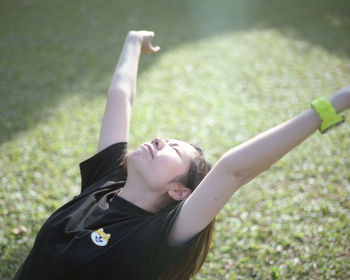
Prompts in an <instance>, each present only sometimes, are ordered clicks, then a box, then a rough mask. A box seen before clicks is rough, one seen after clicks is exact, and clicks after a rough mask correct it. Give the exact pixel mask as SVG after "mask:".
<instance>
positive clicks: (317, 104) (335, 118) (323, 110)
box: [311, 97, 344, 133]
mask: <svg viewBox="0 0 350 280" xmlns="http://www.w3.org/2000/svg"><path fill="white" fill-rule="evenodd" d="M338 104H340V103H338V102H337V99H334V100H333V103H332V102H331V101H330V100H327V99H326V98H324V97H319V98H317V99H315V100H313V101H312V102H311V107H312V108H314V109H315V110H316V112H317V114H318V115H319V117H320V119H321V125H320V127H319V130H320V132H321V133H325V132H326V131H327V130H328V129H330V128H331V127H334V126H337V125H339V124H341V123H343V122H344V117H342V116H340V115H338V114H337V111H336V108H335V107H334V105H338ZM337 109H338V110H339V109H340V108H339V107H338V108H337Z"/></svg>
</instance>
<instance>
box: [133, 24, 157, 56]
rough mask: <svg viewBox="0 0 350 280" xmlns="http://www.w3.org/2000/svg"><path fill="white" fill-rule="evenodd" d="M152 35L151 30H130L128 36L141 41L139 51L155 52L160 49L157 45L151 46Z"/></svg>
mask: <svg viewBox="0 0 350 280" xmlns="http://www.w3.org/2000/svg"><path fill="white" fill-rule="evenodd" d="M153 37H154V32H153V31H146V30H140V31H130V32H129V33H128V38H134V39H137V40H138V41H139V42H140V43H141V53H156V52H158V51H159V50H160V47H159V46H156V47H154V46H152V43H151V40H152V38H153Z"/></svg>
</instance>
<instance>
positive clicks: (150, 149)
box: [145, 144, 154, 159]
mask: <svg viewBox="0 0 350 280" xmlns="http://www.w3.org/2000/svg"><path fill="white" fill-rule="evenodd" d="M145 146H146V148H147V149H148V150H149V152H150V153H151V156H152V159H154V155H153V150H152V148H151V146H150V145H149V144H145Z"/></svg>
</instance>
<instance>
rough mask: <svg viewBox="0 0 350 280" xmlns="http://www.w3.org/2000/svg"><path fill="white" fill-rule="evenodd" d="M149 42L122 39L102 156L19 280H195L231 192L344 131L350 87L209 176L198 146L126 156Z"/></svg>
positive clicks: (242, 148) (163, 145)
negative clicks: (306, 144) (319, 136)
mask: <svg viewBox="0 0 350 280" xmlns="http://www.w3.org/2000/svg"><path fill="white" fill-rule="evenodd" d="M153 37H154V33H153V32H149V31H131V32H129V34H128V36H127V37H126V40H125V43H124V47H123V50H122V53H121V56H120V58H119V61H118V64H117V67H116V69H115V72H114V75H113V79H112V82H111V85H110V87H109V89H108V98H107V105H106V109H105V113H104V117H103V121H102V126H101V132H100V138H99V143H98V153H97V154H96V155H94V156H93V157H91V158H90V159H88V160H86V161H84V162H82V163H81V164H80V168H81V175H82V190H81V193H80V194H79V195H78V196H76V197H75V198H74V199H73V200H72V201H70V202H69V203H67V204H66V205H64V206H63V207H61V208H60V209H58V210H57V211H56V212H55V213H54V214H53V215H52V216H51V217H50V218H49V219H48V220H47V221H46V223H45V224H44V225H43V227H42V228H41V230H40V231H39V233H38V235H37V238H36V241H35V244H34V246H33V249H32V251H31V252H30V254H29V256H28V257H27V259H26V261H25V262H24V263H23V264H22V266H21V267H20V269H19V270H18V272H17V274H16V276H15V279H65V280H67V279H85V280H87V279H132V280H134V279H136V280H137V279H143V280H144V279H162V280H163V279H189V278H191V277H192V276H193V275H195V274H196V273H197V272H198V271H199V269H200V267H201V266H202V264H203V262H204V260H205V257H206V255H207V253H208V250H209V246H210V242H211V237H212V232H213V229H214V220H215V216H216V215H217V214H218V213H219V211H220V210H221V209H222V208H223V207H224V205H225V203H226V202H227V201H228V200H229V199H230V197H231V196H232V194H233V193H234V192H235V191H236V190H237V189H238V188H239V187H241V186H243V185H245V184H246V183H248V182H249V181H250V180H252V179H253V178H255V177H256V176H257V175H258V174H260V173H261V172H263V171H264V170H266V169H268V168H269V167H270V166H271V165H272V164H273V163H275V162H276V161H277V160H278V159H280V158H282V157H283V156H284V155H285V154H286V153H287V152H289V151H290V150H292V149H293V148H294V147H296V146H297V145H299V144H300V143H301V142H302V141H304V140H305V139H306V138H307V137H309V136H310V135H311V134H312V133H313V132H315V131H316V130H317V129H318V128H319V129H320V130H321V131H322V132H324V131H326V130H327V129H328V128H329V127H331V126H334V125H336V124H339V123H341V122H342V121H343V118H342V117H341V116H339V115H338V113H340V112H342V111H344V110H346V109H349V107H350V87H349V86H348V87H345V88H343V89H341V90H339V91H337V92H336V93H335V94H334V95H333V96H332V97H331V98H329V100H328V101H327V100H326V99H324V98H320V99H317V100H315V101H314V102H312V106H313V108H312V109H309V110H306V111H305V112H303V113H301V114H300V115H298V116H296V117H295V118H293V119H291V120H289V121H287V122H285V123H282V124H281V125H278V126H276V127H274V128H272V129H270V130H268V131H266V132H264V133H262V134H260V135H258V136H257V137H255V138H253V139H251V140H249V141H247V142H246V143H243V144H241V145H239V146H237V147H235V148H233V149H231V150H229V151H228V152H226V153H225V154H224V155H223V156H222V157H221V158H220V160H219V161H218V162H217V163H216V164H215V166H214V167H213V168H212V169H211V170H210V164H209V163H207V161H206V160H205V158H204V157H203V153H202V151H201V150H200V148H199V147H197V146H193V145H191V144H188V143H186V142H183V141H180V140H175V139H161V138H154V139H153V140H152V141H151V142H147V143H144V144H142V145H141V146H140V147H139V148H138V149H137V150H135V151H133V152H131V153H129V154H126V148H127V141H128V133H129V124H130V110H131V105H132V104H133V102H134V99H135V94H136V77H137V69H138V62H139V57H140V54H141V53H156V52H158V51H159V47H153V46H152V44H151V39H152V38H153ZM150 125H154V124H150ZM209 170H210V171H209ZM197 186H198V187H197Z"/></svg>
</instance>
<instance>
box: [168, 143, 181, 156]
mask: <svg viewBox="0 0 350 280" xmlns="http://www.w3.org/2000/svg"><path fill="white" fill-rule="evenodd" d="M169 146H170V147H172V148H173V149H174V150H175V151H176V152H177V153H178V155H179V156H180V158H182V156H181V153H180V151H179V150H178V149H177V148H175V146H179V145H178V144H169Z"/></svg>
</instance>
